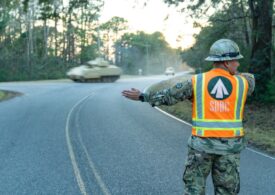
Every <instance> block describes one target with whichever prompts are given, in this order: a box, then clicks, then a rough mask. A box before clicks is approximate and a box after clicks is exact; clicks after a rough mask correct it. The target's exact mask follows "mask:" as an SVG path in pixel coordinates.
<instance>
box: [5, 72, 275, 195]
mask: <svg viewBox="0 0 275 195" xmlns="http://www.w3.org/2000/svg"><path fill="white" fill-rule="evenodd" d="M160 79H163V78H162V77H156V78H150V79H149V78H147V79H124V80H118V81H117V82H116V83H108V84H92V83H89V84H81V83H73V82H68V81H64V82H20V83H1V84H0V89H7V90H14V91H18V92H21V93H23V95H22V96H19V97H16V98H13V99H11V100H8V101H3V102H0V133H1V134H0V154H1V158H0V194H28V195H29V194H66V195H69V194H72V195H78V194H95V195H97V194H99V195H100V194H105V195H106V194H107V195H108V194H118V195H124V194H131V195H143V194H153V195H154V194H156V195H158V194H164V195H168V194H169V195H173V194H175V195H177V194H182V193H183V185H182V180H181V178H182V172H183V169H184V162H185V158H186V152H187V144H186V143H187V139H188V137H189V136H190V126H188V125H186V124H183V123H181V122H179V121H177V120H175V119H173V118H171V117H168V116H166V115H165V114H163V113H161V112H159V111H158V110H156V109H154V108H152V107H151V106H150V105H149V104H147V103H141V102H134V101H129V100H127V99H125V98H123V97H122V96H121V91H122V90H123V89H127V88H130V87H137V88H140V89H143V88H145V87H146V86H148V85H149V84H151V83H154V82H157V81H158V80H160ZM207 194H213V186H212V184H211V180H210V178H209V180H208V183H207ZM240 194H242V195H272V194H275V158H274V157H268V156H264V155H263V154H261V153H256V152H255V151H254V150H253V151H252V150H250V149H249V150H245V151H244V152H243V153H242V156H241V193H240Z"/></svg>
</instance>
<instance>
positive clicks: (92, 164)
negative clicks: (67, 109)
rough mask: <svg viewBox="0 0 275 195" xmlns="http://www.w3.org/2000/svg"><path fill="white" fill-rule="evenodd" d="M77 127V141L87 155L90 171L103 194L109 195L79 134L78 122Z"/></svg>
mask: <svg viewBox="0 0 275 195" xmlns="http://www.w3.org/2000/svg"><path fill="white" fill-rule="evenodd" d="M77 127H78V128H77V130H78V131H77V136H78V138H79V141H80V144H81V146H82V148H83V150H84V152H85V155H86V157H87V159H88V162H89V166H90V168H91V169H92V172H93V174H94V176H95V178H96V181H97V183H98V185H99V186H100V188H101V190H102V192H103V194H105V195H110V194H111V193H110V191H109V190H108V188H107V187H106V185H105V183H104V182H103V180H102V179H101V177H100V174H99V172H98V171H97V169H96V167H95V164H94V163H93V160H92V158H91V156H90V155H89V153H88V150H87V148H86V146H85V145H84V142H83V139H82V136H81V134H80V130H79V129H80V128H79V124H78V123H77Z"/></svg>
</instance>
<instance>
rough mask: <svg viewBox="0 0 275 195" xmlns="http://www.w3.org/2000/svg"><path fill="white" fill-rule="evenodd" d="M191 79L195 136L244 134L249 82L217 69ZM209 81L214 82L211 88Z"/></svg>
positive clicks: (193, 130) (193, 132)
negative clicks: (243, 120)
mask: <svg viewBox="0 0 275 195" xmlns="http://www.w3.org/2000/svg"><path fill="white" fill-rule="evenodd" d="M212 80H213V82H212ZM192 82H193V93H194V98H193V117H192V135H195V136H200V137H237V136H243V135H244V132H243V126H242V119H243V110H244V104H245V100H246V95H247V89H248V84H247V81H246V80H245V79H244V78H243V77H242V76H232V75H230V74H229V73H226V72H225V71H224V70H217V69H215V71H213V70H212V71H209V72H207V73H203V74H198V75H195V76H194V77H193V78H192ZM210 82H212V84H213V83H214V85H215V86H214V87H213V88H212V89H210V88H211V87H209V86H211V85H210ZM225 84H227V85H228V86H229V87H228V86H226V85H225ZM230 86H231V88H230ZM226 95H228V97H225V96H226ZM219 98H221V99H219Z"/></svg>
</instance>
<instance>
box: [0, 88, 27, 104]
mask: <svg viewBox="0 0 275 195" xmlns="http://www.w3.org/2000/svg"><path fill="white" fill-rule="evenodd" d="M19 95H22V94H21V93H18V92H14V91H6V90H0V102H1V101H4V100H8V99H11V98H13V97H15V96H19Z"/></svg>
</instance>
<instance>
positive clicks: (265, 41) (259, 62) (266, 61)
mask: <svg viewBox="0 0 275 195" xmlns="http://www.w3.org/2000/svg"><path fill="white" fill-rule="evenodd" d="M273 1H274V0H265V1H263V0H249V7H250V9H251V13H252V52H251V64H250V71H251V72H252V73H254V75H255V78H256V83H257V85H256V89H255V93H256V98H257V99H258V98H261V97H263V95H265V93H266V89H267V84H268V82H269V81H270V79H271V47H272V13H273V8H272V7H273Z"/></svg>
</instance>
